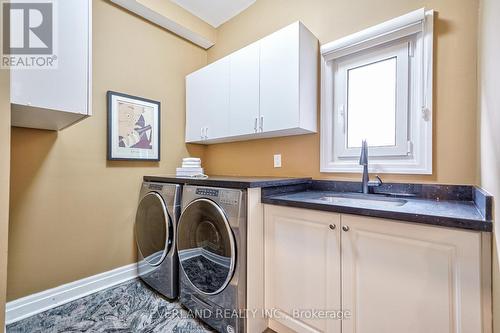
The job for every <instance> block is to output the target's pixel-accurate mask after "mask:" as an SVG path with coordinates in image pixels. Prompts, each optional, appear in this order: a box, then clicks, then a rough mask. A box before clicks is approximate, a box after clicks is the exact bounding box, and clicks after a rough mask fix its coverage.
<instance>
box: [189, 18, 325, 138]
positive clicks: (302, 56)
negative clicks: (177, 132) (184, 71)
mask: <svg viewBox="0 0 500 333" xmlns="http://www.w3.org/2000/svg"><path fill="white" fill-rule="evenodd" d="M221 61H227V62H228V63H229V67H228V68H229V74H228V76H229V83H228V89H215V88H217V87H219V86H220V85H219V81H220V80H221V77H220V76H218V74H217V71H211V70H209V69H210V68H211V67H214V66H218V63H219V62H221ZM191 77H198V80H199V81H200V82H203V85H204V86H203V87H201V86H200V87H198V86H197V88H195V86H196V85H194V84H191V83H190V82H189V81H190V78H191ZM201 77H203V78H201ZM187 81H188V82H187V83H188V84H187V85H186V89H187V92H186V98H187V100H186V104H187V107H186V142H195V143H206V144H208V143H218V142H229V141H238V140H249V139H258V138H267V137H276V136H287V135H297V134H308V133H315V132H316V130H317V109H318V102H317V91H318V40H317V39H316V37H314V35H313V34H312V33H311V32H310V31H309V30H307V28H306V27H305V26H304V25H303V24H302V23H300V22H295V23H293V24H291V25H289V26H287V27H285V28H283V29H281V30H279V31H277V32H275V33H273V34H271V35H269V36H267V37H265V38H263V39H262V40H260V41H257V42H255V43H253V44H251V45H249V46H247V47H245V48H243V49H241V50H239V51H236V52H234V53H232V54H230V55H229V56H227V57H225V58H222V59H221V60H219V61H217V62H215V63H213V64H210V65H208V66H206V67H204V68H202V69H201V70H199V71H197V72H195V73H193V74H191V75H189V76H188V80H187ZM209 86H210V87H209ZM207 89H208V90H210V92H211V94H215V95H218V96H217V97H215V96H214V97H211V98H214V99H217V100H219V99H221V100H228V101H229V105H228V108H227V109H226V108H224V110H228V114H227V122H226V121H223V119H222V117H223V114H224V112H222V111H221V110H220V109H219V108H217V109H215V108H214V107H213V106H212V105H208V104H207V103H202V102H201V100H205V99H206V98H207V96H206V94H207V92H206V91H203V90H207ZM205 113H208V118H209V119H215V118H217V119H219V121H220V122H221V123H223V124H224V126H220V128H219V127H213V126H212V128H210V127H209V129H208V133H209V135H205V134H200V133H204V132H205V129H200V128H199V127H200V124H199V121H198V118H199V117H200V116H201V115H202V114H205ZM193 119H196V120H194V121H191V120H193ZM226 124H227V126H228V128H225V125H226ZM201 126H202V127H207V126H204V125H201Z"/></svg>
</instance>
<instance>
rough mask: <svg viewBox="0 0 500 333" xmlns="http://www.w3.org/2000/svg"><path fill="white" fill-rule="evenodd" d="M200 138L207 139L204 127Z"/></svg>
mask: <svg viewBox="0 0 500 333" xmlns="http://www.w3.org/2000/svg"><path fill="white" fill-rule="evenodd" d="M200 137H201V139H202V140H203V139H205V128H204V127H202V128H201V134H200Z"/></svg>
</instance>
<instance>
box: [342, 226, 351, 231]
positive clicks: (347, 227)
mask: <svg viewBox="0 0 500 333" xmlns="http://www.w3.org/2000/svg"><path fill="white" fill-rule="evenodd" d="M342 230H344V231H345V232H348V231H349V230H350V229H349V226H348V225H344V226H342Z"/></svg>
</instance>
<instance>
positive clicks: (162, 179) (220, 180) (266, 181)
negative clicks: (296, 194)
mask: <svg viewBox="0 0 500 333" xmlns="http://www.w3.org/2000/svg"><path fill="white" fill-rule="evenodd" d="M144 181H149V182H159V183H174V184H182V185H199V186H213V187H224V188H238V189H246V188H255V187H261V188H266V187H276V186H289V185H298V184H306V183H310V182H311V178H278V177H232V176H210V177H208V178H206V179H201V178H183V177H176V176H171V175H170V176H169V175H165V176H162V175H159V176H144Z"/></svg>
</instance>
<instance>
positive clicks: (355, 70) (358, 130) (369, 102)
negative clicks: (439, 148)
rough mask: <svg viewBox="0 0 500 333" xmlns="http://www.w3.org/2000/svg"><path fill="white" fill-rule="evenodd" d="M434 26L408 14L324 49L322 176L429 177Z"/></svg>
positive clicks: (427, 16)
mask: <svg viewBox="0 0 500 333" xmlns="http://www.w3.org/2000/svg"><path fill="white" fill-rule="evenodd" d="M432 19H433V12H432V11H427V12H426V11H425V10H424V9H421V10H418V11H415V12H412V13H410V14H407V15H404V16H402V17H399V18H397V19H394V20H391V21H388V22H385V23H383V24H381V25H378V26H375V27H373V28H369V29H367V30H364V31H362V32H359V33H357V34H354V35H351V36H348V37H345V38H342V39H340V40H338V41H335V42H332V43H329V44H326V45H324V46H323V47H322V48H321V51H322V58H323V64H322V81H323V82H322V83H323V84H322V106H321V171H322V172H358V171H359V170H360V166H359V165H358V160H359V155H360V147H361V142H362V140H367V142H368V146H369V157H370V169H371V170H370V172H390V173H420V174H428V173H432V117H431V110H432V75H431V73H432Z"/></svg>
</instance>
